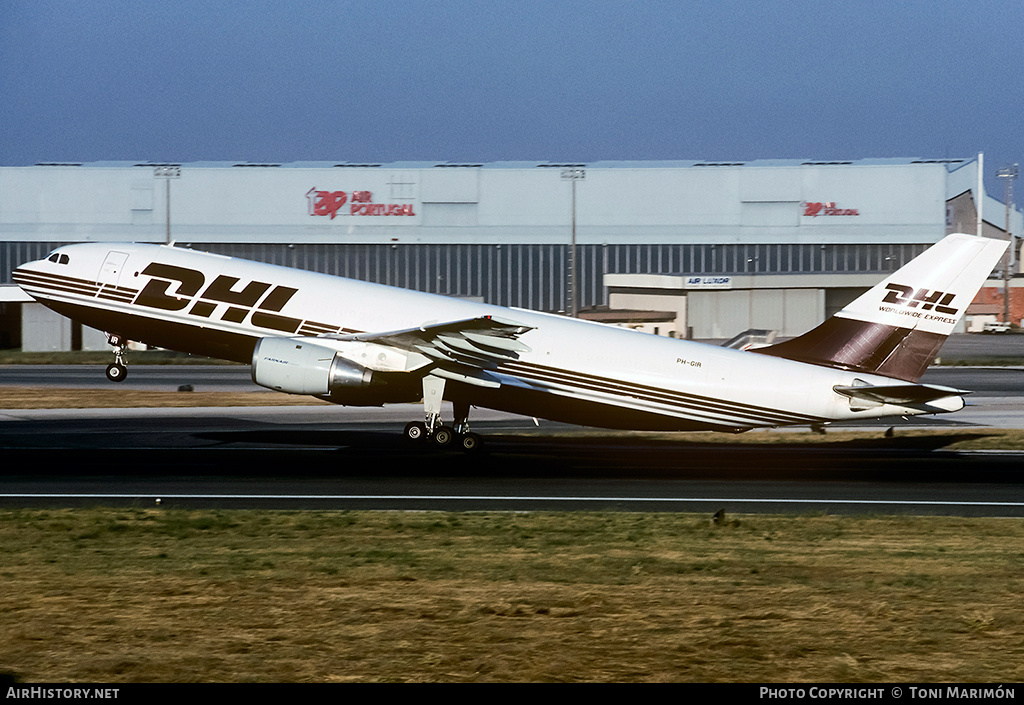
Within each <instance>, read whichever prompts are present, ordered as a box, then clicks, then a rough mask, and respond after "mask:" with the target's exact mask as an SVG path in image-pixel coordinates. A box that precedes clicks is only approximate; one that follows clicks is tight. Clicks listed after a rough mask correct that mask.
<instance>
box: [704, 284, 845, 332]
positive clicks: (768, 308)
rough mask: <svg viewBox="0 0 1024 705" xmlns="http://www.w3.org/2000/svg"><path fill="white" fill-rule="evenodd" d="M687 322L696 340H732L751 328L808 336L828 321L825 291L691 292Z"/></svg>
mask: <svg viewBox="0 0 1024 705" xmlns="http://www.w3.org/2000/svg"><path fill="white" fill-rule="evenodd" d="M686 309H687V310H686V321H687V325H689V326H692V327H693V337H695V338H731V337H733V336H734V335H737V334H739V333H742V332H743V331H745V330H747V329H750V328H766V329H769V330H776V331H778V332H779V335H781V336H783V337H787V338H788V337H793V336H797V335H800V334H802V333H806V332H807V331H809V330H810V329H811V328H814V327H815V326H816V325H818V324H819V323H821V322H822V321H823V320H825V292H824V290H823V289H736V290H726V291H721V290H718V291H691V292H689V293H688V294H687V295H686Z"/></svg>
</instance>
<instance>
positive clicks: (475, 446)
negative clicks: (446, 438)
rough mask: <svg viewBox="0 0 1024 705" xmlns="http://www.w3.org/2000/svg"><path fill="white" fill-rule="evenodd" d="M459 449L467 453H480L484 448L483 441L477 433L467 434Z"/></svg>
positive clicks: (460, 441) (462, 439) (461, 439)
mask: <svg viewBox="0 0 1024 705" xmlns="http://www.w3.org/2000/svg"><path fill="white" fill-rule="evenodd" d="M459 447H460V448H462V450H463V452H465V453H470V454H472V453H479V452H480V449H481V448H483V439H482V438H480V436H478V435H476V434H475V433H467V434H466V435H464V436H463V437H462V438H460V439H459Z"/></svg>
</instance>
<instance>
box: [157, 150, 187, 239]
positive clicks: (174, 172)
mask: <svg viewBox="0 0 1024 705" xmlns="http://www.w3.org/2000/svg"><path fill="white" fill-rule="evenodd" d="M153 177H154V178H156V179H163V180H164V183H165V184H166V185H167V188H166V189H165V194H166V196H165V202H166V205H167V232H166V235H165V242H164V244H165V245H170V244H171V179H180V178H181V167H180V166H155V167H153Z"/></svg>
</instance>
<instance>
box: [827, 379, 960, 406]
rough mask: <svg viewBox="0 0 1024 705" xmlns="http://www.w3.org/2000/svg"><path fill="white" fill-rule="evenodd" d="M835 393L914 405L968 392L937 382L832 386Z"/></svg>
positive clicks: (876, 401) (888, 402) (862, 398)
mask: <svg viewBox="0 0 1024 705" xmlns="http://www.w3.org/2000/svg"><path fill="white" fill-rule="evenodd" d="M832 389H833V390H835V391H836V392H837V393H839V394H842V395H843V396H846V397H850V398H851V399H859V400H862V401H868V402H874V403H876V404H895V405H896V406H914V405H918V404H928V403H930V402H933V401H936V400H938V399H945V398H946V397H962V396H963V395H965V394H970V392H968V391H964V390H962V389H954V388H953V387H942V386H940V385H937V384H884V385H870V384H864V385H853V386H842V385H838V384H837V385H836V386H834V387H832Z"/></svg>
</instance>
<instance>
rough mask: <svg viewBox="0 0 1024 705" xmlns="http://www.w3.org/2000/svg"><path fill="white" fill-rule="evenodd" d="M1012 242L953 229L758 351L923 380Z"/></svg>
mask: <svg viewBox="0 0 1024 705" xmlns="http://www.w3.org/2000/svg"><path fill="white" fill-rule="evenodd" d="M1008 244H1009V243H1008V242H1006V241H1004V240H990V239H988V238H983V237H975V236H973V235H963V234H955V235H947V236H946V237H945V238H943V239H942V240H940V241H939V242H937V243H936V244H934V245H933V246H931V247H929V248H928V249H927V250H925V251H924V252H922V253H921V254H920V255H919V256H917V257H915V258H914V259H912V260H911V261H910V262H908V263H907V264H906V265H904V266H903V267H901V268H900V269H898V270H897V271H896V272H894V273H893V274H892V275H890V276H889V277H888V278H887V279H886V280H885V281H883V282H882V283H881V284H878V285H877V286H875V287H873V288H872V289H870V290H869V291H868V292H867V293H866V294H864V295H863V296H861V297H860V298H858V299H856V300H855V301H854V302H853V303H851V304H850V305H848V306H847V307H846V308H844V309H843V310H842V311H840V312H839V313H837V314H836V315H835V316H833V317H832V318H830V319H828V320H827V321H825V322H824V323H822V324H821V325H820V326H818V327H817V328H814V329H813V330H811V331H808V332H807V333H804V334H803V335H801V336H799V337H797V338H793V339H792V340H787V341H785V342H783V343H778V344H776V345H771V346H769V347H766V348H758V349H756V350H754V351H753V352H757V353H761V354H764V355H774V356H776V357H784V358H787V359H790V360H799V361H800V362H809V363H811V364H815V365H826V366H829V367H838V368H843V369H853V370H859V371H862V372H873V373H876V374H880V375H886V376H888V377H895V378H897V379H902V380H907V381H910V382H916V381H917V380H918V379H920V377H921V375H923V374H924V371H925V369H926V368H927V367H928V365H929V364H930V363H931V361H932V360H933V359H934V358H935V354H936V353H937V352H938V351H939V348H940V347H942V344H943V343H944V342H945V341H946V337H947V336H948V335H949V334H950V333H952V332H953V328H954V327H955V326H956V324H957V323H958V322H959V320H960V318H961V317H962V316H963V314H964V311H965V310H966V308H967V305H968V304H970V303H971V301H972V300H973V299H974V296H975V294H977V293H978V289H980V288H981V286H982V285H983V284H984V283H985V280H986V279H987V278H988V275H989V273H990V272H991V271H992V268H993V267H994V266H995V265H996V263H997V262H998V261H999V258H1000V257H1002V256H1003V252H1004V251H1005V250H1006V247H1007V245H1008Z"/></svg>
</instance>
